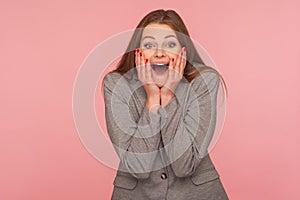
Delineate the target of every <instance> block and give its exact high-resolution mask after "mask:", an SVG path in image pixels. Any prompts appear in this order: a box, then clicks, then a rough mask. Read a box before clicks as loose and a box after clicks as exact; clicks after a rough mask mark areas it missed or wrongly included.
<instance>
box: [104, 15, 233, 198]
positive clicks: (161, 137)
mask: <svg viewBox="0 0 300 200" xmlns="http://www.w3.org/2000/svg"><path fill="white" fill-rule="evenodd" d="M220 80H221V81H222V83H223V84H224V85H225V83H224V81H223V78H222V76H221V75H220V74H219V73H218V72H217V71H216V70H214V69H213V68H211V67H208V66H205V64H204V63H203V61H202V60H201V58H200V56H199V55H198V53H197V51H196V49H195V47H194V45H193V43H192V41H191V39H190V37H189V33H188V31H187V29H186V27H185V25H184V23H183V21H182V19H181V18H180V16H179V15H178V14H177V13H176V12H175V11H173V10H167V11H164V10H156V11H152V12H150V13H149V14H147V15H146V16H145V17H144V18H143V19H142V20H141V22H140V23H139V24H138V26H137V28H136V30H135V32H134V34H133V36H132V38H131V41H130V42H129V45H128V47H127V50H126V53H125V54H124V55H123V57H122V59H121V60H120V62H119V64H118V66H117V68H116V69H115V70H114V71H112V72H110V73H109V74H107V75H106V76H105V78H104V81H103V84H104V98H105V116H106V125H107V130H108V134H109V136H110V139H111V141H112V143H113V145H114V148H115V150H116V152H117V154H118V156H119V158H120V164H119V168H118V171H117V175H116V177H115V180H114V190H113V194H112V199H116V200H117V199H118V200H122V199H128V200H129V199H132V200H135V199H138V200H146V199H172V200H176V199H185V200H193V199H197V200H198V199H211V200H217V199H222V200H223V199H228V196H227V194H226V192H225V190H224V187H223V185H222V183H221V180H220V177H219V174H218V172H217V171H216V169H215V167H214V165H213V163H212V161H211V159H210V156H209V154H208V151H207V149H208V145H209V142H210V141H211V138H212V135H213V133H214V130H215V125H216V101H217V92H218V88H219V83H220ZM225 88H226V85H225Z"/></svg>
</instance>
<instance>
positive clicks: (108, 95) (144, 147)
mask: <svg viewBox="0 0 300 200" xmlns="http://www.w3.org/2000/svg"><path fill="white" fill-rule="evenodd" d="M119 83H120V84H119ZM116 85H117V86H116ZM129 90H130V89H129V87H128V85H127V84H124V82H123V83H122V82H118V83H117V84H116V83H115V81H114V80H113V78H112V76H110V74H109V75H107V76H106V77H105V79H104V101H105V117H106V125H107V131H108V134H109V137H110V139H111V141H112V143H113V145H114V148H115V150H116V153H117V154H118V156H119V158H120V162H121V166H123V167H124V169H122V170H125V171H127V172H130V173H131V174H132V175H133V176H134V177H136V178H141V179H144V178H147V177H149V174H150V171H151V167H152V166H153V163H154V159H155V156H156V151H157V150H158V147H159V142H160V134H157V133H159V131H160V115H158V114H155V113H153V112H150V111H149V109H148V108H147V107H146V106H144V108H143V110H142V112H141V114H140V118H139V120H138V121H137V122H135V121H133V120H132V118H131V116H130V114H129V112H130V111H129V110H130V109H131V108H130V106H129V103H128V102H127V101H128V100H126V98H124V95H122V93H121V92H124V93H126V94H130V91H129ZM150 152H152V153H150ZM143 153H144V154H143Z"/></svg>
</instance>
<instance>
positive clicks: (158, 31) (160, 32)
mask: <svg viewBox="0 0 300 200" xmlns="http://www.w3.org/2000/svg"><path fill="white" fill-rule="evenodd" d="M167 35H174V36H175V37H176V33H175V31H174V30H173V29H172V28H171V27H170V26H169V25H166V24H149V25H147V26H146V27H145V28H144V30H143V34H142V39H143V38H144V37H145V36H152V37H154V38H157V39H162V38H164V37H165V36H167Z"/></svg>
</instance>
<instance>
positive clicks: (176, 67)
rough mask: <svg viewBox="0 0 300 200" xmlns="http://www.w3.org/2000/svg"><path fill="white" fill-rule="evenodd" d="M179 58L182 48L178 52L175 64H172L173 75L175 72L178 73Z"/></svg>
mask: <svg viewBox="0 0 300 200" xmlns="http://www.w3.org/2000/svg"><path fill="white" fill-rule="evenodd" d="M181 58H182V49H181V50H180V51H179V52H178V54H177V57H176V62H175V66H174V76H176V74H178V73H179V70H180V68H179V67H180V63H181Z"/></svg>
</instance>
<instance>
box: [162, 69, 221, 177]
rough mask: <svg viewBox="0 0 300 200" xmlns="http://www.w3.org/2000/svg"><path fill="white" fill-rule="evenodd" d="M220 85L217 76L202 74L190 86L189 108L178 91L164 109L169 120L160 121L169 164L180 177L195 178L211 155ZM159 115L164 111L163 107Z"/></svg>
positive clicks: (209, 73) (166, 118)
mask: <svg viewBox="0 0 300 200" xmlns="http://www.w3.org/2000/svg"><path fill="white" fill-rule="evenodd" d="M219 82H220V79H219V77H218V75H217V74H215V73H212V72H208V73H207V72H206V73H203V74H200V75H199V76H198V77H196V78H195V79H193V80H192V81H191V83H190V87H189V94H188V98H187V99H188V100H187V105H186V106H183V105H180V103H179V101H178V98H177V97H176V92H175V95H174V97H173V98H172V99H171V100H170V101H169V103H168V104H167V105H166V106H165V107H164V108H163V110H164V112H163V113H165V115H166V117H165V118H164V117H163V116H162V119H161V120H162V130H161V134H162V140H163V144H164V146H165V151H166V154H167V156H168V159H169V163H171V166H172V169H173V171H174V173H175V175H176V176H178V177H185V176H190V175H192V174H193V173H194V171H195V169H196V168H197V167H198V166H199V164H200V162H201V160H202V158H203V157H204V156H205V155H207V154H208V151H207V149H208V146H209V143H210V141H211V139H212V136H213V134H214V130H215V125H216V101H217V92H218V88H219ZM184 107H185V108H184ZM183 108H184V109H183ZM159 112H160V113H161V112H162V110H161V108H160V109H159ZM163 121H164V122H163Z"/></svg>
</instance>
